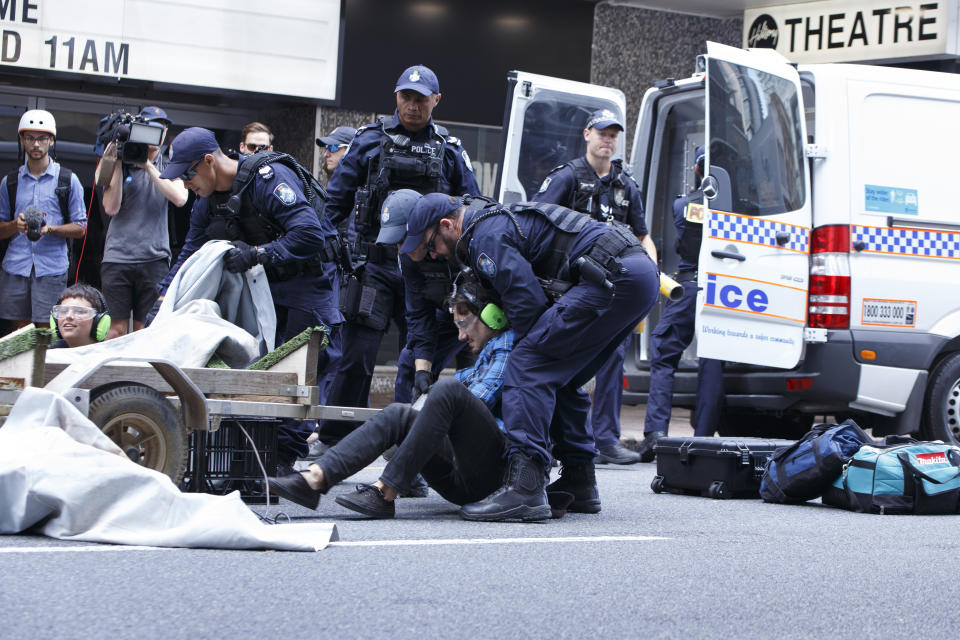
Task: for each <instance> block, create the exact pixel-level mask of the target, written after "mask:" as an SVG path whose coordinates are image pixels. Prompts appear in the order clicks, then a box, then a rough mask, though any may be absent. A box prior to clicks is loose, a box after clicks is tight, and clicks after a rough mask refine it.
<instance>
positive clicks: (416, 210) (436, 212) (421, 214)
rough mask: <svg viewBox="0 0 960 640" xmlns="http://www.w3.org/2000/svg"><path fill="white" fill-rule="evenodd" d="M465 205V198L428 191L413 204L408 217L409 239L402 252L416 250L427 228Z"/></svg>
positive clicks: (404, 242)
mask: <svg viewBox="0 0 960 640" xmlns="http://www.w3.org/2000/svg"><path fill="white" fill-rule="evenodd" d="M461 206H463V200H462V199H460V198H457V197H455V196H450V195H447V194H445V193H428V194H427V195H425V196H423V197H422V198H420V199H419V200H417V202H416V204H414V205H413V209H412V210H411V211H410V215H409V217H408V218H407V239H406V240H404V241H403V246H401V247H400V253H411V252H412V251H416V249H417V247H419V246H420V243H421V242H423V236H424V234H426V232H427V229H429V228H430V227H432V226H433V225H435V224H437V222H439V221H440V219H441V218H443V217H444V216H445V215H447V214H449V213H451V212H453V211H456V210H457V209H459V208H460V207H461Z"/></svg>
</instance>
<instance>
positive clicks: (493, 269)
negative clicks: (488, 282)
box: [477, 253, 497, 278]
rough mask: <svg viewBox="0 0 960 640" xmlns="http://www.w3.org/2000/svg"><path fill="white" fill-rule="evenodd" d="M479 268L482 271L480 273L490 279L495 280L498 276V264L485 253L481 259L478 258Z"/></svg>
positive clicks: (481, 255)
mask: <svg viewBox="0 0 960 640" xmlns="http://www.w3.org/2000/svg"><path fill="white" fill-rule="evenodd" d="M477 268H478V269H480V273H482V274H483V275H485V276H487V277H488V278H493V277H494V276H496V275H497V263H496V262H494V261H493V258H491V257H490V256H488V255H487V254H485V253H481V254H480V257H479V258H477Z"/></svg>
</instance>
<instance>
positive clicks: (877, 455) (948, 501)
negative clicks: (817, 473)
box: [823, 437, 960, 514]
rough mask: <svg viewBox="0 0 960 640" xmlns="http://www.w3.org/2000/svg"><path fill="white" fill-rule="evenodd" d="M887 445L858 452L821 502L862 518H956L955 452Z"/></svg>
mask: <svg viewBox="0 0 960 640" xmlns="http://www.w3.org/2000/svg"><path fill="white" fill-rule="evenodd" d="M891 440H892V441H893V444H885V445H864V446H863V447H861V448H860V450H859V451H858V452H857V453H856V454H855V455H854V456H853V459H852V460H850V462H849V463H848V464H847V465H845V466H844V468H843V473H842V474H841V476H840V478H838V479H837V480H836V481H835V482H834V483H833V485H832V486H831V487H830V488H829V489H828V490H827V491H826V492H825V493H824V494H823V503H824V504H829V505H833V506H835V507H842V508H844V509H851V510H853V511H859V512H862V513H914V514H943V513H957V510H958V501H960V447H956V446H953V445H947V444H943V443H942V442H917V441H916V440H913V439H912V438H900V437H894V438H889V439H888V443H890V442H891ZM904 440H907V442H904Z"/></svg>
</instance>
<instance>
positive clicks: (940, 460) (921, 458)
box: [917, 451, 948, 467]
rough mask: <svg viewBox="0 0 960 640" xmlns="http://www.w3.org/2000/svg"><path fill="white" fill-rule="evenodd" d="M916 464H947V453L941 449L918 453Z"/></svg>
mask: <svg viewBox="0 0 960 640" xmlns="http://www.w3.org/2000/svg"><path fill="white" fill-rule="evenodd" d="M917 464H918V465H920V466H921V467H923V466H926V465H928V464H948V461H947V454H945V453H944V452H942V451H937V452H935V453H918V454H917Z"/></svg>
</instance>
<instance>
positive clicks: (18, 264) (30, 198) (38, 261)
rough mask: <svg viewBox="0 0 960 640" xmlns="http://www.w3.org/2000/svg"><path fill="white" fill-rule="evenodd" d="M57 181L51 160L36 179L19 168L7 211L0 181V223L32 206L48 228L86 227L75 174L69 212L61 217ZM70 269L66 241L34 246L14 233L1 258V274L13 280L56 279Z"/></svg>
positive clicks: (80, 188)
mask: <svg viewBox="0 0 960 640" xmlns="http://www.w3.org/2000/svg"><path fill="white" fill-rule="evenodd" d="M59 179H60V165H59V164H58V163H56V162H54V161H53V160H51V161H50V164H48V165H47V170H46V171H44V172H43V173H42V174H41V175H40V177H39V178H36V177H34V176H33V174H31V173H30V171H29V170H28V169H27V165H26V164H23V165H22V166H21V167H20V170H19V177H18V178H17V201H16V203H15V205H16V206H15V207H14V208H13V211H11V210H10V197H9V195H8V194H7V178H6V177H4V178H3V180H2V181H0V220H3V221H9V220H13V219H14V217H15V216H18V215H20V214H21V213H23V212H24V210H26V208H27V207H28V206H30V205H31V204H32V205H36V206H37V207H38V208H39V209H40V210H41V211H43V214H44V218H45V220H44V221H45V223H46V224H47V225H48V226H54V225H61V224H66V223H67V222H76V223H77V224H79V225H80V226H81V227H84V226H86V224H87V214H86V211H84V208H83V186H82V185H81V184H80V179H79V178H77V174H73V177H72V178H71V180H70V198H69V200H68V202H69V205H70V211H68V212H67V213H66V215H64V213H63V212H61V211H60V202H59V200H57V194H56V188H57V181H58V180H59ZM69 267H70V264H69V261H68V258H67V239H66V238H61V237H60V236H43V237H42V238H40V239H39V240H37V241H36V242H33V241H32V240H30V238H28V237H27V234H25V233H14V234H13V236H12V237H11V238H10V246H9V247H7V255H6V256H4V258H3V270H4V271H6V272H7V273H10V274H13V275H15V276H23V277H24V278H29V277H30V274H31V271H34V270H35V271H34V275H36V276H38V277H39V276H58V275H60V274H61V273H66V272H67V269H68V268H69Z"/></svg>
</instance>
